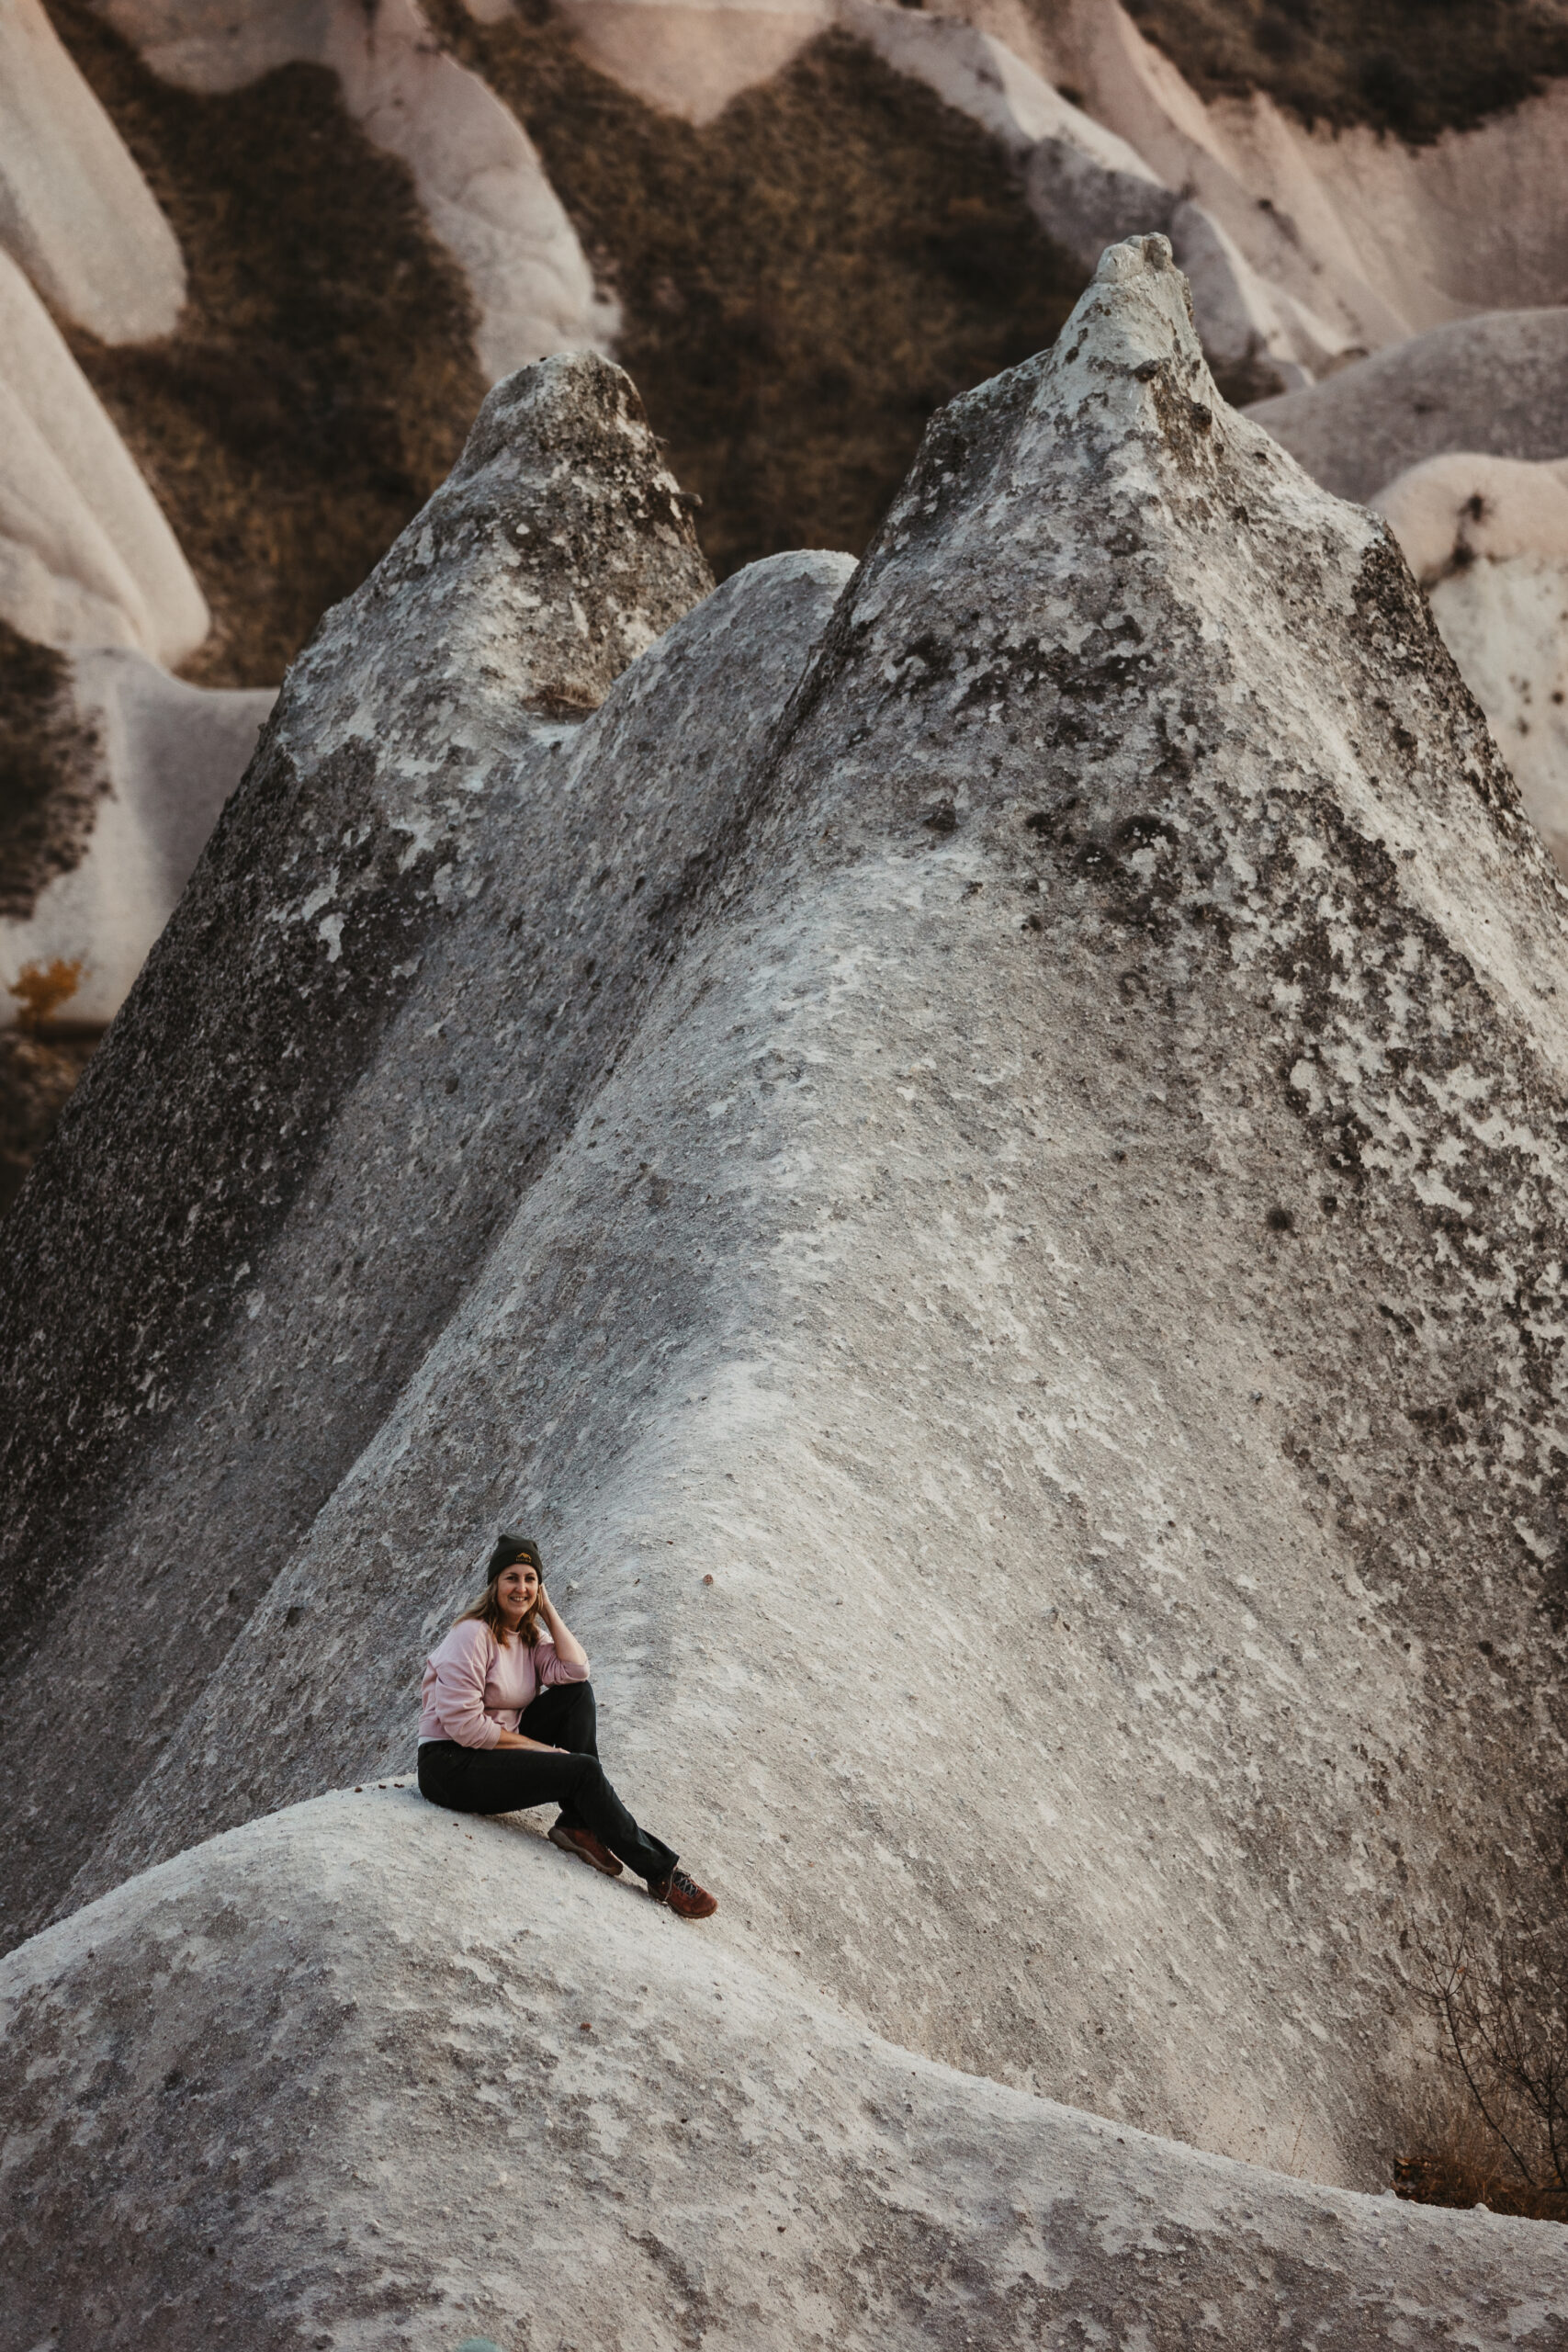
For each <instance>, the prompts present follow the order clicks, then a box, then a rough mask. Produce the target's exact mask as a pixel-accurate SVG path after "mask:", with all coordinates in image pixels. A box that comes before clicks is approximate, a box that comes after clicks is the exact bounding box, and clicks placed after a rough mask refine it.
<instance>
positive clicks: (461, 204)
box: [104, 0, 616, 383]
mask: <svg viewBox="0 0 1568 2352" xmlns="http://www.w3.org/2000/svg"><path fill="white" fill-rule="evenodd" d="M104 13H105V14H106V16H107V17H108V18H109V20H110V22H111V23H112V24H114V25H115V26H116V27H117V28H118V30H119V31H121V32H122V33H124V34H125V35H126V37H127V38H128V39H129V40H132V41H134V42H135V43H136V45H137V47H138V48H139V49H140V50H141V52H142V54H143V55H144V57H145V58H146V60H147V62H148V63H149V64H150V65H151V66H152V69H153V71H154V72H155V73H157V74H162V75H163V76H164V79H165V80H166V81H170V82H175V83H177V84H178V85H180V87H181V88H183V89H189V90H235V89H240V88H242V87H243V85H245V84H246V83H248V82H254V81H255V80H256V79H257V78H258V77H259V76H260V75H261V74H266V73H270V72H271V71H272V70H273V69H274V68H275V67H276V66H278V65H283V64H287V63H288V62H290V61H291V60H295V59H302V60H308V61H310V62H313V63H317V64H321V65H329V66H331V67H332V68H333V72H334V73H336V74H337V75H338V78H339V80H340V81H341V83H342V85H343V94H344V105H345V106H346V107H347V108H348V111H349V113H350V114H351V115H352V116H353V118H354V119H355V121H356V122H357V123H358V124H359V125H360V126H361V128H362V129H363V130H365V132H366V134H367V137H368V138H370V139H371V140H373V141H375V143H376V145H377V146H378V147H381V148H384V149H386V151H387V152H388V153H390V154H394V155H398V156H400V157H401V158H402V160H403V162H404V163H406V164H408V166H409V169H410V171H411V172H412V175H413V179H414V186H415V187H416V189H417V191H418V194H419V198H420V201H421V203H422V205H423V208H424V211H425V215H426V217H427V219H428V220H429V222H430V225H431V227H432V229H433V230H434V232H435V234H436V236H437V237H439V238H440V239H441V241H442V243H444V244H445V245H446V247H447V248H448V250H449V251H450V252H451V253H452V254H455V255H456V257H457V260H458V262H459V263H460V264H461V265H462V267H463V269H464V271H465V273H466V275H467V277H468V283H469V286H470V287H471V288H472V291H473V295H474V300H475V302H476V303H477V305H478V307H479V335H478V351H479V365H480V366H481V368H483V369H484V370H485V372H486V374H487V375H488V376H489V378H490V379H491V382H492V383H494V382H497V381H499V379H501V378H502V376H505V375H508V374H510V373H511V371H512V370H513V368H521V367H524V366H525V365H526V364H527V363H528V362H529V361H530V360H535V359H540V358H543V357H544V356H545V355H546V354H547V353H548V352H552V351H578V350H588V349H597V348H599V347H600V346H601V345H603V344H604V341H605V339H606V337H607V336H609V335H610V334H613V333H614V331H615V319H616V314H615V308H614V306H613V305H612V304H609V303H606V302H604V301H601V300H599V298H598V297H597V296H596V295H595V293H594V290H593V282H592V274H591V272H590V270H589V267H588V264H587V262H586V261H585V260H584V258H583V254H582V249H581V246H580V244H579V243H578V241H577V236H576V232H574V230H573V229H572V226H571V223H570V221H569V220H568V219H567V217H566V214H565V212H564V211H563V210H562V209H561V206H560V203H559V201H558V198H557V197H556V195H555V192H554V190H553V189H552V188H551V187H550V185H549V182H548V181H547V178H546V177H545V174H544V170H543V167H542V166H541V164H540V163H539V159H538V156H537V155H536V153H535V151H534V147H533V143H532V141H530V140H529V138H528V136H527V134H526V132H525V130H523V128H522V126H521V124H520V123H519V122H518V121H517V120H516V119H515V117H514V116H513V114H512V113H511V112H510V110H509V109H508V108H507V107H505V106H503V105H502V101H501V100H500V99H499V98H498V97H497V96H495V94H494V92H493V91H491V90H489V89H487V88H486V87H485V85H484V84H483V83H482V82H480V81H479V79H478V78H477V77H476V76H475V75H474V74H469V73H468V72H467V71H466V69H465V68H464V67H462V66H460V65H459V64H458V63H457V60H456V59H455V58H452V57H448V56H446V54H445V53H444V52H443V51H442V50H441V49H440V48H439V46H438V44H437V43H436V41H435V40H434V35H433V34H432V32H431V29H430V27H429V25H428V24H427V23H426V21H425V19H424V17H423V16H422V15H421V14H420V11H419V9H418V7H417V6H416V5H415V0H379V5H378V6H375V7H367V6H363V5H361V0H286V5H284V6H276V5H275V0H105V5H104Z"/></svg>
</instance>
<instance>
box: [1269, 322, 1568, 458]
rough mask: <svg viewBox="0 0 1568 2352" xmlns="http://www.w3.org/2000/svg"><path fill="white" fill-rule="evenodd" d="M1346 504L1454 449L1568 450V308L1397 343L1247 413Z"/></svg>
mask: <svg viewBox="0 0 1568 2352" xmlns="http://www.w3.org/2000/svg"><path fill="white" fill-rule="evenodd" d="M1249 413H1250V414H1251V415H1253V416H1255V417H1256V418H1257V420H1258V424H1262V425H1266V426H1267V427H1268V429H1269V432H1270V433H1271V434H1272V435H1274V438H1275V440H1276V441H1278V442H1279V443H1280V445H1281V447H1284V448H1287V449H1289V451H1290V452H1291V455H1292V457H1293V458H1299V459H1300V461H1301V463H1302V464H1303V466H1304V467H1305V468H1306V469H1307V471H1308V473H1309V474H1311V475H1313V476H1314V479H1315V480H1316V481H1320V482H1322V484H1323V486H1324V488H1325V490H1331V491H1333V492H1335V494H1336V496H1337V497H1339V498H1356V499H1361V500H1367V499H1371V498H1372V497H1374V496H1375V495H1376V493H1377V492H1379V491H1380V490H1382V487H1383V486H1384V484H1385V483H1386V482H1390V481H1393V478H1394V476H1395V475H1396V474H1402V473H1404V470H1405V469H1406V468H1407V467H1409V466H1414V465H1418V464H1419V463H1420V462H1421V460H1422V459H1423V458H1434V457H1437V456H1439V455H1440V454H1441V453H1442V452H1443V451H1444V450H1447V449H1463V450H1473V451H1478V452H1481V453H1482V454H1483V455H1486V456H1490V457H1495V458H1529V459H1532V460H1536V461H1541V460H1545V459H1547V458H1561V457H1562V456H1563V455H1564V454H1565V453H1568V310H1551V311H1488V312H1486V313H1485V314H1484V315H1483V316H1482V317H1480V318H1475V319H1456V320H1454V321H1453V322H1452V323H1451V324H1450V325H1448V326H1441V327H1433V328H1432V329H1431V330H1430V331H1429V332H1428V333H1427V334H1418V335H1412V336H1411V337H1410V339H1409V340H1408V341H1407V342H1403V343H1396V344H1393V345H1390V346H1389V348H1388V349H1387V350H1385V351H1377V352H1374V353H1373V354H1372V356H1371V358H1368V359H1359V360H1357V361H1356V362H1355V363H1354V365H1353V366H1351V367H1348V368H1342V369H1341V370H1340V371H1339V373H1338V374H1337V375H1335V376H1330V377H1329V378H1328V379H1327V380H1326V382H1325V383H1321V384H1314V385H1312V386H1311V387H1310V388H1309V389H1308V390H1305V391H1300V392H1289V393H1287V394H1286V395H1285V396H1284V397H1283V398H1282V399H1280V400H1270V401H1258V402H1257V403H1256V405H1255V406H1254V407H1253V408H1252V409H1251V410H1250V411H1249Z"/></svg>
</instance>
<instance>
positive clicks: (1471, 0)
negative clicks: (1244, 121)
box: [1030, 0, 1568, 145]
mask: <svg viewBox="0 0 1568 2352" xmlns="http://www.w3.org/2000/svg"><path fill="white" fill-rule="evenodd" d="M1030 6H1032V9H1033V11H1034V13H1035V14H1036V15H1037V16H1038V17H1040V18H1041V20H1042V22H1043V23H1044V24H1045V25H1046V27H1047V28H1048V27H1049V23H1050V18H1051V15H1052V0H1030ZM1127 6H1128V10H1129V13H1130V14H1131V15H1132V16H1133V17H1134V18H1135V19H1136V21H1137V24H1138V27H1139V29H1140V30H1141V31H1142V32H1144V33H1145V35H1146V36H1147V38H1148V39H1149V40H1152V41H1154V42H1155V43H1156V46H1157V47H1158V48H1160V49H1162V50H1163V51H1165V53H1166V55H1167V56H1168V58H1170V59H1171V60H1172V61H1173V62H1174V63H1175V64H1177V65H1179V67H1180V68H1181V71H1182V73H1183V74H1185V75H1186V76H1187V79H1188V80H1189V81H1190V83H1191V84H1192V85H1193V86H1194V87H1195V88H1196V89H1197V90H1198V91H1199V92H1200V93H1201V96H1204V97H1206V98H1213V97H1245V96H1247V92H1248V91H1250V90H1255V89H1256V90H1267V91H1268V93H1269V96H1271V97H1273V98H1275V99H1276V100H1277V101H1278V102H1279V104H1280V106H1282V107H1287V108H1289V110H1290V112H1291V113H1292V114H1294V115H1297V116H1299V117H1300V118H1301V119H1302V120H1303V122H1307V123H1313V122H1325V123H1328V124H1331V125H1332V126H1334V127H1335V128H1336V129H1343V128H1345V127H1346V126H1348V125H1349V124H1351V123H1367V124H1370V125H1371V128H1372V129H1373V130H1380V131H1392V132H1393V133H1394V134H1395V135H1396V136H1397V137H1398V138H1401V139H1405V140H1408V141H1411V142H1412V143H1413V144H1416V145H1420V144H1423V143H1425V142H1426V141H1430V140H1433V139H1436V138H1437V137H1438V134H1439V133H1440V132H1442V131H1444V130H1469V129H1471V128H1472V127H1473V125H1474V124H1476V123H1478V122H1481V121H1483V119H1485V117H1486V116H1487V115H1489V114H1495V113H1497V112H1498V111H1499V110H1500V109H1501V108H1503V107H1515V106H1518V105H1519V104H1520V103H1521V101H1522V100H1524V99H1525V98H1528V97H1529V96H1531V95H1532V94H1533V93H1534V92H1535V91H1536V90H1537V89H1539V88H1540V84H1541V82H1542V80H1543V79H1544V78H1546V77H1547V76H1549V75H1551V74H1568V12H1565V10H1564V8H1563V6H1562V0H1127Z"/></svg>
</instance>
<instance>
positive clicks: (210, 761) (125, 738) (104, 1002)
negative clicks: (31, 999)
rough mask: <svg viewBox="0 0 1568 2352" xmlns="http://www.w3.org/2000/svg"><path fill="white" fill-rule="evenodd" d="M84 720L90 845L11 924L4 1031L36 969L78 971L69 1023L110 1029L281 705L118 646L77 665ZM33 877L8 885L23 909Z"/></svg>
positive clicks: (83, 656) (6, 939) (4, 964)
mask: <svg viewBox="0 0 1568 2352" xmlns="http://www.w3.org/2000/svg"><path fill="white" fill-rule="evenodd" d="M72 671H73V675H72V682H71V687H70V691H69V705H70V715H71V718H72V720H73V723H74V724H75V726H76V727H77V728H79V729H85V731H86V733H87V734H88V735H89V736H90V737H91V739H92V741H93V744H94V746H95V751H94V753H93V755H92V757H91V760H90V763H89V764H90V767H91V771H92V773H91V775H90V776H88V777H86V778H84V777H83V776H81V775H73V776H72V777H71V778H70V780H69V784H70V788H71V790H72V791H73V794H76V795H80V794H81V792H82V788H83V786H84V783H85V784H86V785H87V786H88V789H89V790H90V791H91V792H92V796H93V797H92V799H91V801H90V803H89V824H88V829H87V831H86V833H85V839H84V840H83V842H81V844H80V847H79V849H78V850H77V852H76V854H74V856H73V859H72V861H71V863H70V865H69V867H68V868H67V870H66V871H64V872H59V873H54V874H51V875H50V876H48V878H47V879H45V880H43V881H42V884H41V887H39V888H36V889H35V890H34V891H33V892H32V893H31V894H30V895H29V898H28V901H27V902H26V903H25V904H22V905H17V906H16V910H15V911H14V912H12V911H10V910H9V909H8V910H7V911H6V913H5V914H0V1028H5V1027H7V1026H9V1025H10V1024H11V1023H13V1022H14V1021H15V1020H16V1018H17V1014H18V1012H20V1010H21V1007H22V1002H23V1000H22V998H21V997H20V996H19V995H18V993H17V986H16V983H17V979H18V977H19V975H20V974H21V973H22V972H23V971H25V970H26V969H27V967H29V966H31V967H35V968H48V967H53V966H56V965H64V966H66V967H69V968H70V970H71V971H72V972H73V975H74V977H73V982H72V985H71V987H70V989H69V991H68V993H67V994H66V995H65V996H63V997H62V998H61V999H60V1000H59V1001H58V1004H57V1006H56V1008H55V1018H56V1019H62V1020H65V1021H68V1022H70V1023H73V1025H78V1026H82V1025H85V1026H86V1027H88V1028H93V1029H103V1028H107V1025H108V1023H110V1022H111V1021H112V1020H113V1018H114V1016H115V1014H116V1013H117V1012H118V1010H119V1008H120V1006H121V1004H122V1003H123V1002H124V1001H125V998H126V996H127V994H128V993H129V991H130V986H131V983H132V981H133V980H134V979H135V978H136V975H137V973H138V972H139V971H140V970H141V966H142V963H143V962H144V960H145V958H146V956H147V951H148V949H149V948H150V947H151V946H152V942H153V941H154V940H155V939H156V938H157V936H158V933H160V932H161V931H162V929H163V928H164V923H165V922H167V921H168V919H169V917H170V915H172V914H173V912H174V910H175V906H176V904H177V903H178V900H179V896H180V893H181V891H182V890H183V889H184V888H185V886H186V882H187V881H188V880H189V879H190V874H191V869H192V867H193V866H194V865H195V864H196V861H197V857H198V856H199V855H200V854H201V849H202V845H203V843H204V842H206V840H207V837H208V835H209V832H210V831H211V830H212V827H213V825H214V824H215V822H216V821H217V818H218V812H219V810H220V809H221V808H222V806H223V803H224V801H225V800H226V799H227V798H228V797H229V795H230V793H231V791H232V790H233V788H234V786H235V785H236V784H238V782H239V780H240V778H241V776H242V775H243V774H244V771H245V769H246V767H247V766H248V765H249V763H250V759H251V754H252V753H253V752H254V750H255V747H256V737H257V734H258V733H259V731H260V729H261V727H262V724H263V722H264V721H265V718H266V715H267V713H268V711H269V710H270V709H271V708H272V706H273V703H274V701H275V699H276V697H275V696H274V695H270V694H267V693H265V692H259V693H249V692H243V691H235V692H228V693H225V692H222V691H219V690H212V689H204V688H202V687H200V686H190V685H186V684H185V683H184V682H183V680H181V679H178V678H171V677H170V675H169V673H168V672H167V671H166V670H161V669H160V668H159V667H158V665H157V663H156V662H150V661H149V660H148V659H147V657H146V655H145V654H142V653H136V652H132V651H131V650H130V649H129V648H126V647H119V646H113V647H105V648H101V649H100V650H98V651H96V652H84V653H80V654H78V655H77V656H76V658H75V660H74V662H73V665H72ZM26 878H27V877H26V876H22V875H20V874H18V873H17V872H15V871H12V872H11V873H9V874H8V875H7V882H8V884H9V886H10V891H9V897H10V900H11V902H12V903H13V904H15V902H16V900H17V898H18V896H19V888H18V886H19V885H21V884H22V883H23V882H24V881H25V880H26Z"/></svg>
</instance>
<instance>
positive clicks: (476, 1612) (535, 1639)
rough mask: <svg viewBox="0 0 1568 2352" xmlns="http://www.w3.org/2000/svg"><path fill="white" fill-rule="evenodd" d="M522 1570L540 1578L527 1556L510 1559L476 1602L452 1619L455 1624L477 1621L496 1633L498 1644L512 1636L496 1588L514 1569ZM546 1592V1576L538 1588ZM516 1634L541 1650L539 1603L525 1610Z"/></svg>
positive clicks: (499, 1569)
mask: <svg viewBox="0 0 1568 2352" xmlns="http://www.w3.org/2000/svg"><path fill="white" fill-rule="evenodd" d="M522 1567H531V1568H532V1569H533V1570H534V1573H535V1575H536V1576H538V1575H539V1571H538V1565H537V1563H536V1561H533V1560H530V1559H528V1557H527V1556H526V1555H525V1556H524V1557H523V1558H522V1559H520V1560H509V1561H508V1562H507V1564H506V1566H505V1567H503V1568H497V1570H496V1572H495V1574H494V1576H492V1577H491V1580H490V1582H489V1584H487V1585H486V1587H485V1589H484V1590H483V1591H482V1592H481V1593H480V1595H479V1599H478V1600H471V1601H470V1602H469V1603H468V1607H467V1609H464V1610H462V1611H459V1612H458V1614H457V1616H456V1617H454V1618H453V1620H452V1623H453V1624H454V1625H467V1624H469V1623H472V1622H473V1620H474V1619H476V1618H478V1619H479V1620H481V1621H482V1622H483V1623H485V1624H487V1625H488V1626H489V1627H490V1630H491V1633H492V1634H494V1636H495V1638H496V1640H497V1641H498V1642H504V1641H505V1640H506V1638H507V1635H508V1634H510V1633H511V1631H512V1628H511V1626H510V1625H508V1623H507V1622H506V1619H505V1618H504V1616H503V1615H502V1608H501V1595H500V1593H499V1591H498V1590H497V1587H498V1586H499V1585H500V1583H501V1579H502V1577H504V1576H510V1575H511V1573H512V1571H513V1568H522ZM539 1589H540V1591H541V1592H542V1591H543V1590H544V1589H545V1580H544V1578H543V1577H539ZM517 1631H518V1632H519V1633H520V1634H522V1636H523V1639H524V1640H525V1642H526V1643H527V1645H528V1647H529V1648H530V1649H536V1648H537V1647H538V1643H539V1604H538V1602H537V1601H535V1603H534V1606H533V1607H532V1609H529V1610H525V1611H524V1615H523V1620H522V1623H520V1624H519V1625H518V1627H517Z"/></svg>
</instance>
